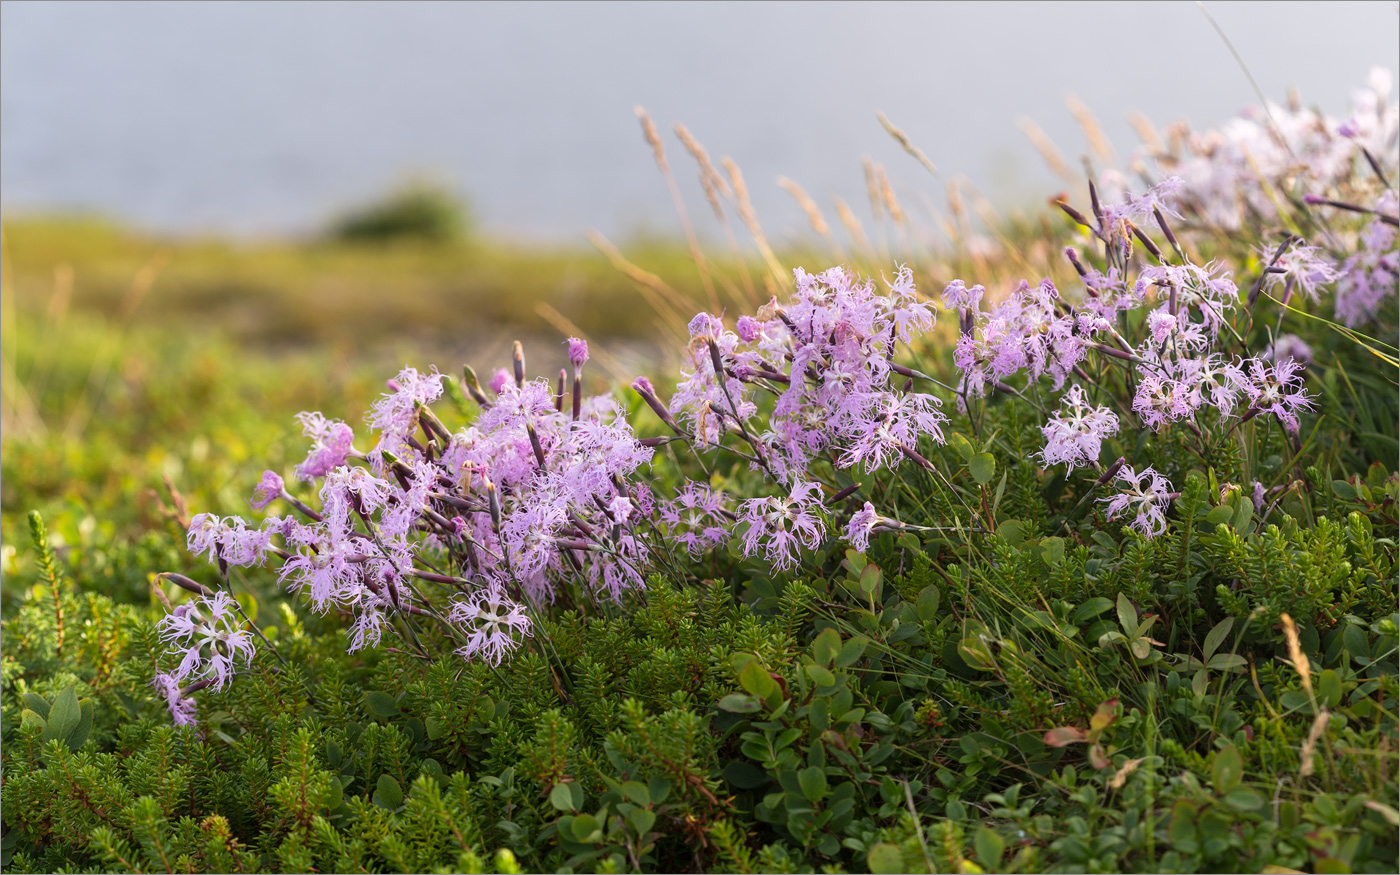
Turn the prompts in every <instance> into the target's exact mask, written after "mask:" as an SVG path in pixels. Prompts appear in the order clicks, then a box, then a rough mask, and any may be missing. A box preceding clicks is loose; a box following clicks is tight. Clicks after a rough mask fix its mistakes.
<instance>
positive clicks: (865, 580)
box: [860, 564, 885, 596]
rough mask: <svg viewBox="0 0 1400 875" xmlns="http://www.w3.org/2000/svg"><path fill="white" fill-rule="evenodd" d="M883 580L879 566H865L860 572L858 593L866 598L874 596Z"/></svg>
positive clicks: (882, 573) (883, 576)
mask: <svg viewBox="0 0 1400 875" xmlns="http://www.w3.org/2000/svg"><path fill="white" fill-rule="evenodd" d="M884 579H885V575H884V572H882V571H881V570H880V566H878V565H874V564H871V565H867V566H865V567H864V568H862V569H861V571H860V591H861V592H862V593H864V594H865V595H867V596H874V595H875V592H876V590H878V589H879V588H880V584H881V583H882V582H883V581H884Z"/></svg>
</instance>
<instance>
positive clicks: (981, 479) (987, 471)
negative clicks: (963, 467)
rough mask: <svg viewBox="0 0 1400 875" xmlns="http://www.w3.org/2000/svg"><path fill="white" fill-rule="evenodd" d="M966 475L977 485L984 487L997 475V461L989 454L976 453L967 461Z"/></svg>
mask: <svg viewBox="0 0 1400 875" xmlns="http://www.w3.org/2000/svg"><path fill="white" fill-rule="evenodd" d="M967 470H968V473H970V474H972V479H973V480H976V481H977V485H979V486H986V485H987V484H988V483H991V482H992V478H993V477H995V476H996V473H997V460H996V458H995V457H994V456H993V455H992V454H991V453H978V454H976V455H975V456H973V457H972V458H970V459H968V460H967Z"/></svg>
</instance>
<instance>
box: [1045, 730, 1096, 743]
mask: <svg viewBox="0 0 1400 875" xmlns="http://www.w3.org/2000/svg"><path fill="white" fill-rule="evenodd" d="M1088 740H1089V733H1087V732H1085V731H1084V730H1082V729H1080V728H1078V727H1077V726H1056V727H1055V728H1054V729H1051V730H1050V731H1048V732H1046V733H1045V744H1046V745H1047V746H1049V747H1065V746H1066V745H1070V744H1076V743H1078V742H1081V741H1088Z"/></svg>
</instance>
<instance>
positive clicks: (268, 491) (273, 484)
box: [252, 471, 286, 510]
mask: <svg viewBox="0 0 1400 875" xmlns="http://www.w3.org/2000/svg"><path fill="white" fill-rule="evenodd" d="M285 485H286V484H284V483H283V482H282V478H281V477H280V476H278V475H277V472H275V471H264V472H263V475H262V480H259V481H258V485H257V488H256V489H254V490H253V501H252V504H253V508H254V509H255V510H262V509H263V508H265V507H267V506H268V505H269V504H271V503H272V502H274V501H276V500H277V499H278V498H280V497H281V496H282V489H283V487H284V486H285Z"/></svg>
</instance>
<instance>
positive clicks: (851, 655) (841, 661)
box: [836, 635, 870, 668]
mask: <svg viewBox="0 0 1400 875" xmlns="http://www.w3.org/2000/svg"><path fill="white" fill-rule="evenodd" d="M869 644H870V639H869V638H866V637H865V636H864V635H857V636H855V637H854V638H852V639H851V640H850V641H847V642H846V643H845V644H842V645H841V652H840V653H838V654H836V667H837V668H846V667H847V666H850V665H854V664H855V661H856V660H857V659H860V657H861V655H862V654H864V653H865V648H866V647H867V646H869Z"/></svg>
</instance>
